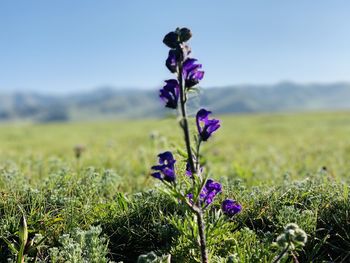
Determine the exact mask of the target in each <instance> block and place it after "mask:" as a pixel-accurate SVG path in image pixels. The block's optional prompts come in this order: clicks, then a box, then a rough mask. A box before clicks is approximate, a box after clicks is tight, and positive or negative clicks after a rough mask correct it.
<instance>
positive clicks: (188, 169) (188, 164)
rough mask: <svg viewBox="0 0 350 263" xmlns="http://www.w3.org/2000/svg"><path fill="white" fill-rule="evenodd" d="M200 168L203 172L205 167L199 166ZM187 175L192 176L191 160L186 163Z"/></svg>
mask: <svg viewBox="0 0 350 263" xmlns="http://www.w3.org/2000/svg"><path fill="white" fill-rule="evenodd" d="M199 169H200V172H201V173H202V171H203V167H199ZM186 175H187V176H188V177H190V178H192V171H191V166H190V162H189V161H187V163H186Z"/></svg>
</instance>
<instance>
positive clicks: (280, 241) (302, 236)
mask: <svg viewBox="0 0 350 263" xmlns="http://www.w3.org/2000/svg"><path fill="white" fill-rule="evenodd" d="M306 242H307V235H306V233H305V231H304V230H302V229H301V228H299V226H298V225H297V224H295V223H289V224H287V225H286V226H285V228H284V232H283V233H282V234H281V235H279V236H278V237H277V240H276V243H277V245H278V246H279V247H280V248H286V247H289V249H290V250H295V249H296V248H300V247H303V246H304V245H305V244H306Z"/></svg>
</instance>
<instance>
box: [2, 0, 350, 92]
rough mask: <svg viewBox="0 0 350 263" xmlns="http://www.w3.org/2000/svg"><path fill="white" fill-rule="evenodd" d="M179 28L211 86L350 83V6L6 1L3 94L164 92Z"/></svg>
mask: <svg viewBox="0 0 350 263" xmlns="http://www.w3.org/2000/svg"><path fill="white" fill-rule="evenodd" d="M177 26H186V27H189V28H191V29H192V31H193V35H194V36H193V39H192V40H191V42H190V44H191V46H192V50H193V56H195V57H196V58H198V59H199V61H200V62H201V63H203V67H204V70H205V71H206V75H205V79H204V80H203V82H202V86H205V87H210V86H224V85H230V84H242V83H275V82H279V81H284V80H291V81H296V82H333V81H350V1H348V0H343V1H341V0H315V1H312V0H289V1H287V0H286V1H282V0H255V1H254V0H240V1H235V0H226V1H224V0H215V1H209V0H208V1H205V0H202V1H199V0H176V1H175V0H174V1H168V0H139V1H132V0H99V1H97V0H50V1H48V0H31V1H24V0H22V1H19V0H2V1H0V91H4V90H30V91H33V90H35V91H44V92H76V91H79V90H84V89H92V88H95V87H99V86H105V85H108V86H115V87H121V88H123V87H128V88H133V87H139V88H159V87H160V86H161V85H162V80H164V79H166V78H169V77H170V73H168V71H167V70H166V69H165V67H164V60H165V58H166V56H167V48H166V47H165V46H164V45H163V44H162V38H163V36H164V34H165V33H167V32H168V31H170V30H173V29H175V28H176V27H177Z"/></svg>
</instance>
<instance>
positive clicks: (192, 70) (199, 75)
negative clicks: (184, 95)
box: [182, 58, 204, 89]
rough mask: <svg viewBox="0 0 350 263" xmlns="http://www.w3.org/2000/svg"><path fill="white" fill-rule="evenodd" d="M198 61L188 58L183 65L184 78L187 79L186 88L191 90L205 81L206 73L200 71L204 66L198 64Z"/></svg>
mask: <svg viewBox="0 0 350 263" xmlns="http://www.w3.org/2000/svg"><path fill="white" fill-rule="evenodd" d="M196 61H197V59H194V58H188V59H186V60H185V62H184V63H183V72H182V74H183V76H184V79H185V86H186V88H188V89H189V88H191V87H193V86H194V85H197V84H198V83H199V81H200V80H202V79H203V76H204V71H200V70H199V69H200V68H202V64H196Z"/></svg>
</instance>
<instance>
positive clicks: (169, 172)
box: [151, 152, 176, 182]
mask: <svg viewBox="0 0 350 263" xmlns="http://www.w3.org/2000/svg"><path fill="white" fill-rule="evenodd" d="M158 157H159V161H158V162H159V165H154V166H152V170H154V171H155V172H153V173H152V174H151V175H152V176H153V177H154V178H157V179H160V180H165V181H167V182H174V181H175V177H176V175H175V162H176V160H175V159H174V156H173V154H172V153H171V152H164V153H160V154H158Z"/></svg>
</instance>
